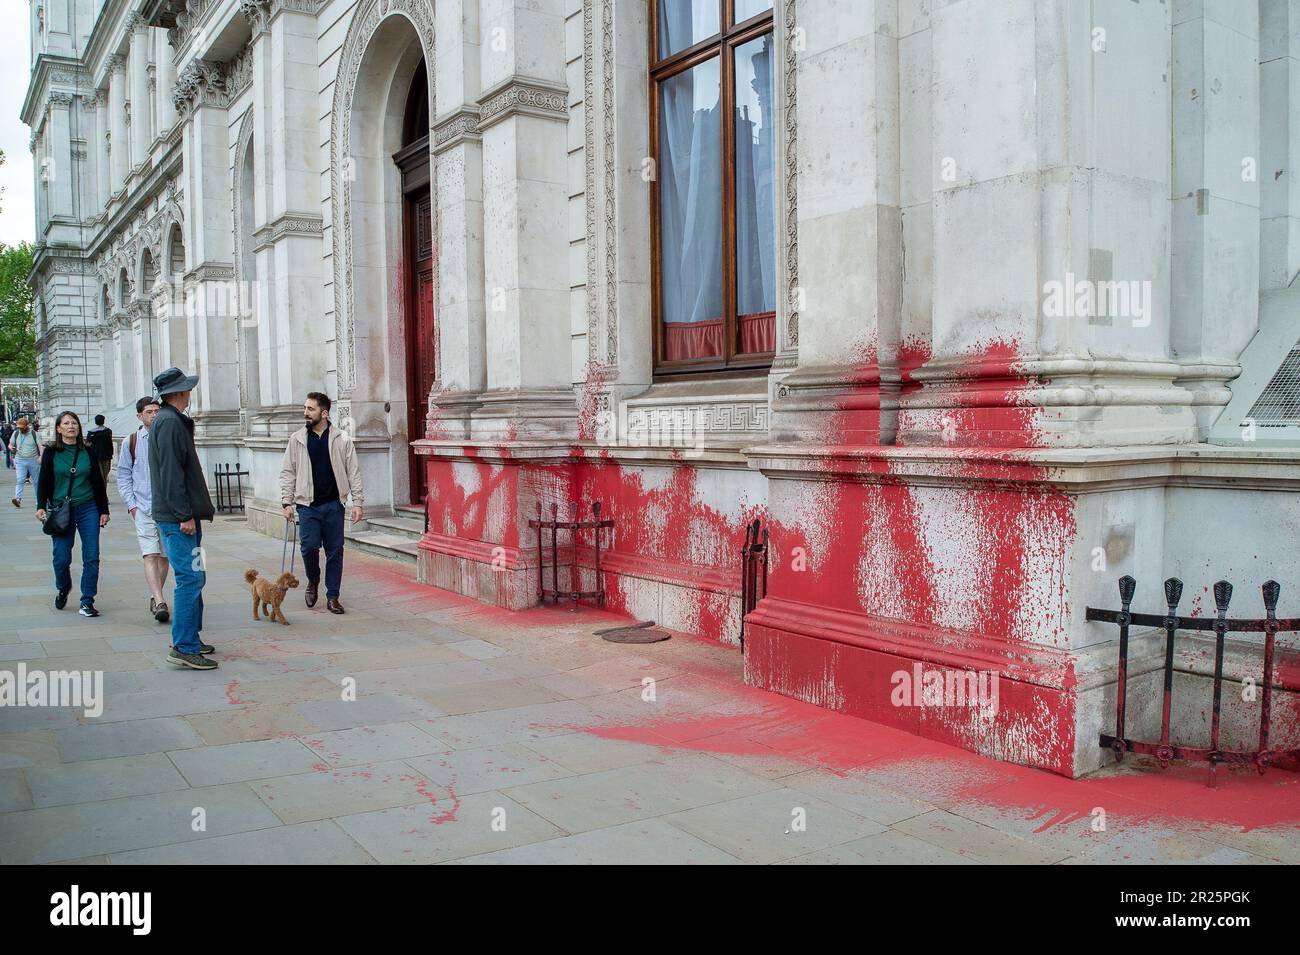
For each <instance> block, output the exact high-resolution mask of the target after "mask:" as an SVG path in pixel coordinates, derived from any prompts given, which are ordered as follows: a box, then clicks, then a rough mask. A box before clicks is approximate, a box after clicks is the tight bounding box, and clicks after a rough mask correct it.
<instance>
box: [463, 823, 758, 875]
mask: <svg viewBox="0 0 1300 955" xmlns="http://www.w3.org/2000/svg"><path fill="white" fill-rule="evenodd" d="M448 864H450V865H738V864H739V860H738V859H736V858H735V857H734V856H730V855H728V854H727V853H725V852H723V851H722V850H721V849H718V848H717V847H715V846H711V845H709V844H708V843H707V842H704V841H703V840H700V839H697V838H695V836H692V835H691V834H689V833H687V832H683V831H682V830H681V829H678V828H675V827H673V826H670V825H669V824H667V823H666V822H664V821H663V820H662V819H640V820H638V821H636V822H628V823H624V824H623V825H621V826H610V827H609V828H608V829H596V830H593V831H591V832H580V833H578V834H577V835H573V836H561V837H560V838H558V839H549V840H547V841H546V842H535V843H533V844H532V845H527V846H519V847H518V848H514V849H499V850H497V851H496V852H485V853H483V854H481V855H476V856H470V857H469V858H467V859H461V860H458V861H457V862H454V863H448Z"/></svg>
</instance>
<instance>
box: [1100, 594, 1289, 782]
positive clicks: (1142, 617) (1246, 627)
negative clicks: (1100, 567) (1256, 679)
mask: <svg viewBox="0 0 1300 955" xmlns="http://www.w3.org/2000/svg"><path fill="white" fill-rule="evenodd" d="M1261 590H1262V592H1263V598H1264V613H1265V616H1263V617H1260V618H1253V619H1229V618H1228V604H1229V603H1230V602H1231V600H1232V584H1230V583H1228V582H1227V581H1226V580H1220V581H1219V582H1218V583H1216V584H1215V585H1214V605H1215V615H1214V618H1213V619H1211V618H1209V617H1180V616H1178V615H1177V610H1178V602H1179V600H1180V599H1182V594H1183V582H1182V581H1181V580H1179V579H1178V578H1177V577H1170V578H1169V579H1168V580H1166V581H1165V613H1163V614H1155V613H1133V612H1132V611H1131V610H1130V609H1129V607H1130V606H1131V605H1132V603H1133V595H1134V593H1135V592H1136V591H1137V581H1136V580H1134V579H1133V578H1132V577H1129V576H1127V575H1126V576H1124V577H1121V578H1120V579H1119V599H1120V609H1119V610H1098V609H1097V608H1095V607H1089V608H1088V614H1087V619H1088V620H1090V621H1099V622H1104V623H1114V624H1118V625H1119V685H1118V687H1117V689H1116V696H1115V733H1114V735H1110V734H1106V733H1103V734H1102V736H1101V746H1103V747H1105V748H1108V749H1112V750H1114V751H1115V758H1116V759H1123V758H1124V754H1125V753H1143V754H1146V755H1148V756H1154V757H1155V758H1156V759H1157V760H1159V761H1160V765H1161V767H1165V766H1168V765H1169V762H1170V761H1171V760H1175V759H1183V760H1191V761H1194V762H1207V763H1209V764H1210V777H1209V785H1210V786H1215V785H1216V784H1217V779H1218V777H1217V768H1218V765H1219V763H1246V764H1249V765H1253V766H1255V767H1256V768H1257V769H1258V770H1259V771H1260V772H1261V773H1263V772H1264V770H1266V769H1267V768H1268V767H1269V766H1270V765H1272V764H1273V763H1274V762H1276V761H1277V760H1278V759H1279V758H1290V759H1294V758H1300V748H1298V749H1283V750H1271V749H1269V728H1270V723H1271V720H1272V708H1273V666H1274V654H1275V638H1276V637H1277V635H1278V633H1283V632H1285V633H1291V632H1297V631H1300V617H1287V618H1283V619H1278V616H1277V602H1278V598H1279V597H1280V596H1281V594H1282V587H1281V585H1279V584H1278V582H1277V581H1275V580H1270V581H1268V582H1267V583H1265V584H1264V585H1263V587H1262V588H1261ZM1135 626H1136V627H1159V628H1163V629H1164V631H1165V665H1164V705H1163V709H1162V715H1161V720H1160V741H1159V742H1157V743H1149V742H1142V741H1140V740H1134V739H1129V738H1128V737H1127V736H1126V735H1125V726H1124V719H1125V715H1126V714H1125V711H1126V708H1127V683H1128V643H1129V629H1130V628H1131V627H1135ZM1179 630H1200V631H1211V630H1212V631H1213V632H1214V703H1213V710H1212V713H1211V717H1210V745H1209V746H1207V747H1201V746H1175V745H1173V744H1172V743H1171V742H1170V740H1169V723H1170V713H1171V711H1172V705H1173V689H1174V634H1175V633H1176V632H1177V631H1179ZM1230 631H1231V632H1234V633H1262V634H1264V682H1263V686H1262V688H1261V690H1262V694H1263V701H1262V705H1261V708H1260V718H1259V748H1258V749H1255V750H1249V751H1247V750H1224V749H1222V748H1221V747H1220V745H1219V744H1220V739H1219V717H1220V709H1221V704H1222V700H1223V645H1224V641H1225V638H1226V636H1227V634H1228V633H1229V632H1230Z"/></svg>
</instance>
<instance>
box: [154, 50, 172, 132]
mask: <svg viewBox="0 0 1300 955" xmlns="http://www.w3.org/2000/svg"><path fill="white" fill-rule="evenodd" d="M153 40H154V63H156V64H157V70H156V71H155V76H156V78H157V84H156V85H157V89H156V91H155V93H154V98H153V102H154V109H155V111H156V122H157V125H158V135H159V136H166V135H167V134H168V133H169V132H171V129H172V127H173V126H175V125H176V107H175V105H173V103H172V97H171V91H172V88H173V87H174V86H175V85H176V64H175V62H174V61H173V60H172V48H171V45H170V44H169V43H168V42H167V32H166V31H165V30H154V31H153Z"/></svg>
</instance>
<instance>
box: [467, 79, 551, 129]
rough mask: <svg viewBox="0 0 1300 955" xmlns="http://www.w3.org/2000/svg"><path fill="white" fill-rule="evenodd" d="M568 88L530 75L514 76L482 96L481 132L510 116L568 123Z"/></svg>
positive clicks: (480, 102)
mask: <svg viewBox="0 0 1300 955" xmlns="http://www.w3.org/2000/svg"><path fill="white" fill-rule="evenodd" d="M568 95H569V91H568V88H567V87H565V86H564V85H562V84H557V83H552V82H550V81H549V80H542V79H536V78H534V77H529V76H511V77H507V78H506V79H504V80H502V81H501V82H500V83H497V84H495V85H493V86H492V87H491V88H490V89H488V90H486V91H484V93H483V95H482V96H480V97H479V106H480V113H481V119H480V121H479V124H478V128H479V131H480V132H482V131H483V130H485V129H487V128H488V127H490V126H493V125H495V124H496V123H499V122H501V120H503V119H507V118H508V117H510V116H518V115H525V116H537V117H540V118H542V119H555V120H561V121H563V120H567V119H568V117H569V106H568Z"/></svg>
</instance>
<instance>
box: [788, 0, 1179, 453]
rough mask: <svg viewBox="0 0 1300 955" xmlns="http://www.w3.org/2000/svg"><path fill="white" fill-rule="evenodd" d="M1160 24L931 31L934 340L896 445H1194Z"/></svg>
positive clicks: (915, 59)
mask: <svg viewBox="0 0 1300 955" xmlns="http://www.w3.org/2000/svg"><path fill="white" fill-rule="evenodd" d="M1168 17H1169V10H1168V7H1167V6H1162V5H1158V4H1143V5H1137V4H1120V5H1117V6H1115V7H1114V8H1112V9H1109V10H1108V11H1106V12H1105V14H1104V16H1103V15H1102V14H1100V13H1098V14H1097V15H1096V16H1093V13H1092V9H1091V8H1090V7H1088V6H1087V5H1084V4H1074V3H1070V2H1068V0H1044V2H1040V3H1033V2H1030V0H993V2H992V6H991V7H987V8H986V7H984V6H981V8H980V10H979V12H977V11H976V10H975V8H974V7H972V6H969V5H953V6H947V7H943V8H941V9H936V10H935V11H934V12H933V13H931V14H929V15H928V18H927V19H928V21H929V24H928V31H927V32H928V33H929V45H930V49H929V51H928V52H929V64H930V65H929V70H930V71H931V80H930V88H931V92H932V96H931V98H930V103H929V114H930V115H929V129H928V130H922V131H919V132H918V133H917V134H916V135H914V136H913V135H908V136H907V137H906V139H905V141H906V142H908V143H909V144H914V145H920V144H921V143H923V142H924V140H925V139H926V138H927V137H928V139H929V149H930V161H929V174H930V176H931V200H930V201H931V225H932V228H931V230H930V232H931V233H932V234H931V235H929V236H927V237H925V242H924V243H923V244H922V246H921V247H920V248H918V249H916V250H915V251H916V252H917V253H918V254H917V255H916V256H913V254H912V252H913V249H911V248H909V249H908V255H907V262H908V265H909V271H910V270H911V264H912V263H913V262H914V261H917V260H918V259H919V260H921V261H922V262H923V263H924V260H925V257H926V255H927V253H928V255H929V263H928V266H929V268H930V270H931V274H932V276H933V278H932V282H931V285H930V288H929V289H928V291H929V294H930V296H931V300H930V308H931V312H932V337H931V341H930V343H929V351H930V354H929V359H928V361H926V362H925V364H924V365H923V366H922V367H921V368H920V369H919V370H917V371H916V373H915V378H916V379H917V380H918V381H919V382H920V383H921V387H920V389H919V390H917V391H910V390H909V393H908V394H907V395H906V396H905V397H904V399H903V406H904V407H903V412H902V415H901V420H900V429H899V436H898V442H899V443H903V444H954V445H971V446H979V445H985V446H987V445H993V446H1008V447H1026V446H1106V445H1116V444H1141V443H1164V442H1178V441H1186V440H1190V439H1192V438H1193V437H1194V436H1195V430H1194V425H1193V420H1192V415H1191V411H1190V403H1191V397H1190V396H1189V395H1188V393H1187V392H1186V391H1185V390H1184V389H1182V388H1180V387H1177V386H1176V384H1175V379H1176V378H1177V377H1178V375H1179V373H1180V369H1179V366H1178V364H1177V363H1176V362H1175V361H1174V360H1173V358H1172V356H1171V352H1170V337H1169V313H1170V272H1169V258H1168V255H1169V254H1168V251H1167V250H1168V249H1169V247H1170V241H1171V238H1170V228H1169V223H1168V218H1167V215H1168V213H1167V205H1166V202H1165V197H1166V196H1167V195H1168V189H1169V186H1168V178H1169V157H1168V141H1169V133H1168V131H1169V129H1170V115H1169V93H1168V89H1169V78H1170V75H1171V66H1170V63H1169V62H1168V60H1167V59H1166V57H1165V56H1163V55H1155V56H1153V55H1152V53H1151V51H1152V50H1157V51H1159V50H1164V49H1167V48H1168V38H1169V29H1170V28H1169V20H1168ZM909 32H912V29H911V28H910V27H909ZM921 53H922V51H921V50H919V49H916V48H914V47H913V46H911V45H909V47H908V64H909V67H910V68H911V69H912V70H915V69H917V68H919V65H920V64H921V63H923V62H924V57H923V56H922V55H921ZM908 82H909V89H914V88H915V86H916V84H918V83H920V82H922V81H921V80H919V79H917V78H916V77H915V76H909V80H908ZM909 121H912V115H911V114H909ZM801 133H802V130H801ZM908 155H909V157H912V156H914V155H916V152H915V151H912V150H909V153H908ZM907 178H908V181H909V182H911V181H912V180H911V177H907ZM913 198H917V196H916V195H915V193H913V192H912V191H911V190H909V200H908V201H909V206H910V207H911V208H915V206H911V203H912V199H913ZM919 231H920V233H921V234H923V233H924V231H925V230H919ZM800 251H801V253H802V255H801V262H802V257H803V255H806V254H807V250H806V249H805V248H801V250H800ZM921 268H922V269H924V268H926V265H925V264H923V265H921ZM1176 284H1177V283H1175V285H1176ZM911 320H912V319H910V318H909V321H911ZM801 350H802V343H801Z"/></svg>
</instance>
